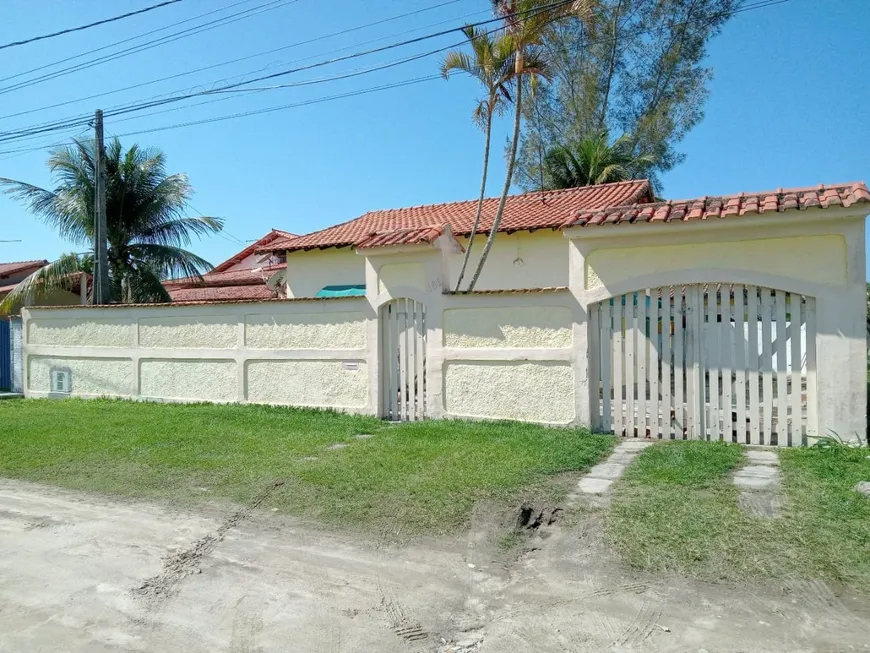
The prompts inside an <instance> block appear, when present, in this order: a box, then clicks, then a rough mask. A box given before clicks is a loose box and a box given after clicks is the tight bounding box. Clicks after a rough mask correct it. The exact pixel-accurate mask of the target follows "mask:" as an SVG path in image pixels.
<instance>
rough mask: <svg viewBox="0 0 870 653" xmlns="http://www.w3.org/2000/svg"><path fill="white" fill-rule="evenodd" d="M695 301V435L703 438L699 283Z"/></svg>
mask: <svg viewBox="0 0 870 653" xmlns="http://www.w3.org/2000/svg"><path fill="white" fill-rule="evenodd" d="M695 302H696V304H695V306H696V307H697V308H696V316H695V320H694V322H693V327H694V329H695V332H696V333H697V335H696V337H695V349H694V352H693V355H694V361H693V363H694V365H693V367H692V371H693V375H694V380H695V437H696V438H697V439H699V440H703V439H705V433H706V429H707V416H706V414H705V413H706V410H705V406H706V402H707V395H706V389H705V388H704V364H705V363H704V358H705V356H704V287H703V286H701V285H698V286H697V287H696V289H695Z"/></svg>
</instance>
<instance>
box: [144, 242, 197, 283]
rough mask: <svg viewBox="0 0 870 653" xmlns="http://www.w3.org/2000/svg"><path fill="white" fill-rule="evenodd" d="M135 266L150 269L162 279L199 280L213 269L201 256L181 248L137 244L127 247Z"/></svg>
mask: <svg viewBox="0 0 870 653" xmlns="http://www.w3.org/2000/svg"><path fill="white" fill-rule="evenodd" d="M127 252H128V253H129V254H130V256H131V257H132V259H133V264H134V265H142V266H147V267H148V268H150V269H151V270H152V271H153V272H154V273H155V274H156V275H157V276H158V277H159V278H160V279H169V278H173V277H194V278H199V277H201V276H202V274H203V273H204V272H208V271H209V270H211V269H212V267H213V266H212V264H211V263H209V262H208V261H206V260H205V259H204V258H202V257H201V256H198V255H196V254H194V253H193V252H188V251H187V250H185V249H181V248H180V247H173V246H171V245H161V244H158V243H136V244H133V245H130V246H129V247H127Z"/></svg>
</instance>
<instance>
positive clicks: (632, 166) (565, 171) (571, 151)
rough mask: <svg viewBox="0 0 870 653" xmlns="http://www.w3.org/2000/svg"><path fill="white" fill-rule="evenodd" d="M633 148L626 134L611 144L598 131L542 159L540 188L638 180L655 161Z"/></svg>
mask: <svg viewBox="0 0 870 653" xmlns="http://www.w3.org/2000/svg"><path fill="white" fill-rule="evenodd" d="M634 146H635V143H634V141H633V139H632V138H631V136H629V135H627V134H625V135H623V136H621V137H620V138H618V139H617V140H615V141H614V142H613V143H611V142H610V139H609V136H608V133H607V131H601V132H599V133H597V134H592V135H591V136H588V137H587V138H584V139H583V140H581V141H579V142H577V143H573V144H571V145H568V146H562V147H556V148H553V149H552V150H550V151H549V152H547V154H546V156H545V157H544V185H545V187H546V188H547V189H560V188H578V187H580V186H592V185H593V184H608V183H612V182H617V181H626V180H628V179H637V178H638V177H642V176H643V175H644V174H646V172H647V171H648V170H649V168H650V167H651V166H652V165H654V164H655V162H656V159H655V157H654V156H652V155H649V154H636V153H635V147H634Z"/></svg>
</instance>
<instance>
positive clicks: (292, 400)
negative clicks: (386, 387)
mask: <svg viewBox="0 0 870 653" xmlns="http://www.w3.org/2000/svg"><path fill="white" fill-rule="evenodd" d="M356 367H357V369H346V368H345V367H344V366H343V364H342V361H339V360H286V361H266V360H264V361H248V364H247V388H248V401H252V402H256V403H270V404H289V405H294V406H317V407H323V408H364V407H365V406H366V403H367V401H368V389H369V388H368V385H369V384H368V369H367V367H366V364H365V362H364V361H359V362H358V363H357V364H356Z"/></svg>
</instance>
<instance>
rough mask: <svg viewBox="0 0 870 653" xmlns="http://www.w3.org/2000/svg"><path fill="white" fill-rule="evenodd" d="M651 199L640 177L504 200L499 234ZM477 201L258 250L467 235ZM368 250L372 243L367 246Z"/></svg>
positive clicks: (364, 221)
mask: <svg viewBox="0 0 870 653" xmlns="http://www.w3.org/2000/svg"><path fill="white" fill-rule="evenodd" d="M651 200H652V190H651V187H650V183H649V181H647V180H645V179H639V180H633V181H626V182H621V183H617V184H600V185H598V186H587V187H585V188H569V189H567V190H558V191H547V192H546V193H543V194H542V193H540V192H537V193H526V194H523V195H512V196H510V197H508V199H507V202H506V204H505V211H504V216H503V217H502V222H501V225H500V228H499V231H504V232H508V233H510V232H514V231H526V230H535V229H547V228H550V229H558V228H560V227H561V226H562V225H564V224H565V223H566V222H568V221H569V220H572V219H573V216H575V215H576V214H577V212H578V211H580V210H588V209H601V208H604V207H607V206H623V205H627V204H633V203H642V202H649V201H651ZM498 202H499V198H496V197H491V198H488V199H485V200H484V203H483V215H482V217H481V221H480V226H479V230H480V231H481V232H485V231H488V230H489V229H490V227H491V226H492V220H493V217H494V216H495V213H496V210H497V207H498ZM476 211H477V200H469V201H465V202H453V203H449V204H432V205H429V206H414V207H410V208H405V209H391V210H386V211H372V212H369V213H366V214H365V215H363V216H361V217H359V218H356V219H355V220H351V221H350V222H345V223H343V224H339V225H335V226H334V227H329V228H327V229H322V230H321V231H316V232H314V233H311V234H307V235H305V236H299V237H297V238H282V239H280V240H276V241H274V242H272V243H270V244H269V245H267V246H264V247H260V248H259V250H258V251H263V252H275V251H287V250H289V251H293V250H305V249H325V248H327V247H348V246H353V247H358V246H360V245H361V244H363V243H365V242H366V241H368V240H369V239H370V238H371V237H372V235H373V234H375V235H377V234H384V233H386V232H396V231H397V230H425V229H428V228H432V226H433V225H444V224H448V225H450V228H451V230H452V231H453V235H454V236H465V235H468V234H469V233H471V227H472V225H473V224H474V216H475V213H476ZM368 246H371V245H368Z"/></svg>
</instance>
